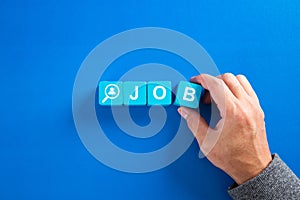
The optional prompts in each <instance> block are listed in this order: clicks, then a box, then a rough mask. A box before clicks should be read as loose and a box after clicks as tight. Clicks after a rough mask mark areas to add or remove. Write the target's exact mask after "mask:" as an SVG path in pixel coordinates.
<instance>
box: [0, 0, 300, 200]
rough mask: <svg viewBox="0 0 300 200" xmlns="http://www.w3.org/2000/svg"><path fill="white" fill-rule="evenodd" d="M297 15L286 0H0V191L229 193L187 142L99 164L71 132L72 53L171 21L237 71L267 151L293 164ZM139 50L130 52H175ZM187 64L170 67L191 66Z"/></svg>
mask: <svg viewBox="0 0 300 200" xmlns="http://www.w3.org/2000/svg"><path fill="white" fill-rule="evenodd" d="M299 18H300V1H298V0H290V1H282V0H265V1H261V0H252V1H240V0H235V1H230V3H229V1H221V0H210V1H204V0H197V1H196V0H195V1H189V2H183V1H169V0H167V1H158V0H153V1H86V2H84V3H79V2H78V1H47V2H42V1H32V0H29V1H14V0H12V1H7V0H4V1H1V3H0V24H1V31H0V58H1V62H2V63H1V67H0V75H1V79H0V88H1V99H0V105H1V119H0V121H1V123H0V124H1V136H0V159H1V164H0V180H1V181H0V199H124V198H126V199H141V198H143V199H229V197H228V195H227V193H226V189H227V187H228V186H229V185H230V184H231V183H232V180H231V179H230V178H229V177H228V176H227V175H225V174H224V173H223V172H221V171H220V170H218V169H217V168H215V167H213V166H212V165H211V164H210V163H209V162H208V161H207V160H206V159H201V160H199V159H198V158H197V154H198V147H197V145H196V143H194V144H193V145H192V146H191V147H190V148H189V150H188V151H187V152H186V153H185V154H184V155H183V156H182V157H181V158H180V159H179V160H177V161H176V162H175V163H173V164H171V165H170V166H168V167H167V168H164V169H162V170H159V171H156V172H152V173H147V174H127V173H122V172H119V171H115V170H112V169H110V168H108V167H106V166H104V165H102V164H101V163H99V162H98V161H97V160H95V159H94V158H93V157H92V156H91V155H90V154H89V153H88V152H87V151H86V149H85V148H84V146H83V145H82V143H81V142H80V139H79V137H78V135H77V133H76V130H75V127H74V123H73V119H72V110H71V97H72V87H73V82H74V79H75V76H76V72H77V70H78V69H79V67H80V64H81V62H82V61H83V60H84V58H85V57H86V55H87V54H88V53H89V52H90V51H91V50H92V49H93V48H94V47H95V46H96V45H97V44H98V43H99V42H101V41H103V40H104V39H106V38H107V37H109V36H112V35H114V34H116V33H119V32H121V31H124V30H127V29H131V28H136V27H144V26H158V27H166V28H170V29H174V30H178V31H180V32H183V33H185V34H187V35H189V36H191V37H192V38H194V39H195V40H197V41H198V42H199V43H200V44H202V45H203V46H204V48H205V49H206V50H207V51H208V53H209V54H210V55H211V56H212V58H213V59H214V61H215V62H216V64H217V66H218V68H219V70H220V71H221V72H222V73H224V72H228V71H230V72H233V73H235V74H238V73H242V74H245V75H247V76H248V78H249V80H250V82H251V83H252V84H253V87H254V88H255V90H256V92H257V94H258V96H259V98H260V102H261V104H262V107H263V109H264V111H265V115H266V126H267V132H268V139H269V143H270V148H271V151H272V152H277V153H279V154H280V156H281V157H282V158H283V159H284V160H285V161H286V163H287V164H288V165H289V166H290V167H291V168H292V169H293V170H294V171H295V173H296V174H298V175H300V165H299V163H300V157H299V150H300V148H299V141H300V134H299V124H300V120H299V114H298V113H300V107H299V102H300V95H299V93H298V91H299V85H300V79H299V77H300V68H299V66H300V60H299V53H300V37H299V36H300V20H299ZM149 54H150V55H151V56H149ZM149 54H148V53H147V52H146V53H145V54H144V56H142V57H136V62H139V63H147V61H152V60H153V59H156V58H157V61H161V63H168V64H169V65H170V66H176V65H178V63H180V62H183V61H178V60H177V58H174V57H172V56H171V55H168V54H164V53H162V54H160V52H152V53H150V52H149ZM124 59H125V60H123V63H122V64H123V65H124V64H127V61H126V58H124ZM147 59H148V60H147ZM131 61H132V60H131ZM112 69H114V70H111V71H109V70H108V71H107V75H106V76H107V77H109V76H110V75H111V74H112V73H113V72H114V71H116V70H115V68H113V67H112ZM188 69H189V67H181V72H182V73H183V74H185V76H186V77H188V76H192V75H195V74H193V72H192V71H188ZM118 73H120V74H119V75H118V76H120V75H121V73H122V72H118ZM136 109H139V108H136ZM169 109H171V110H172V109H173V110H172V112H174V113H175V112H176V109H175V108H174V107H172V106H171V107H170V108H169ZM178 117H179V116H178V115H176V116H175V114H174V118H176V119H178ZM168 120H171V119H168ZM107 126H108V127H107V128H110V127H109V125H107ZM112 137H113V136H112ZM114 139H116V140H118V138H114ZM163 139H164V138H161V140H160V139H158V142H157V143H155V144H153V145H152V146H151V145H150V147H151V148H153V147H155V148H156V147H157V148H159V145H161V144H163V142H165V141H164V140H163ZM125 141H127V140H125ZM123 145H124V148H125V147H127V148H133V147H137V146H139V145H140V144H136V146H133V147H132V146H129V145H126V144H123ZM155 145H157V146H155ZM145 148H146V147H145ZM135 150H136V149H135Z"/></svg>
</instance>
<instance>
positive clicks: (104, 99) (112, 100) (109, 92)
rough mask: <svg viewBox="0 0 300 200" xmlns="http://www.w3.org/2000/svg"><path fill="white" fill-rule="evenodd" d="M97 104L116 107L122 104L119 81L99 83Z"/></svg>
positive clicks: (121, 87) (121, 85) (121, 86)
mask: <svg viewBox="0 0 300 200" xmlns="http://www.w3.org/2000/svg"><path fill="white" fill-rule="evenodd" d="M99 104H100V105H104V106H116V105H122V104H123V84H122V82H121V81H100V82H99Z"/></svg>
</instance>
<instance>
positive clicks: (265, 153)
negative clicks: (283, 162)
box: [178, 73, 272, 184]
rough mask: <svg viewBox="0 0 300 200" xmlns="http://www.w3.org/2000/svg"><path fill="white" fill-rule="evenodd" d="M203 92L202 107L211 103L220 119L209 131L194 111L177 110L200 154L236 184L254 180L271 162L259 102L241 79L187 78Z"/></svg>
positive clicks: (226, 76) (244, 79) (228, 76)
mask: <svg viewBox="0 0 300 200" xmlns="http://www.w3.org/2000/svg"><path fill="white" fill-rule="evenodd" d="M191 82H194V83H197V84H201V85H202V87H203V88H205V89H206V91H207V92H206V94H205V95H204V98H203V101H204V103H211V101H213V102H214V103H215V104H216V105H217V107H218V109H219V111H220V115H221V119H220V121H219V122H218V124H217V125H216V127H214V128H212V127H209V125H208V124H207V122H206V121H205V120H204V118H203V117H202V116H201V115H200V114H199V113H198V112H197V111H195V110H192V109H189V108H186V107H180V108H179V109H178V112H179V114H180V115H181V116H182V117H183V118H184V119H186V121H187V124H188V127H189V129H190V130H191V131H192V133H193V134H194V136H195V137H196V139H197V141H198V144H199V146H200V149H201V151H202V152H203V153H204V154H205V155H206V156H207V158H208V160H209V161H210V162H212V163H213V164H214V165H215V166H216V167H218V168H220V169H222V170H223V171H224V172H226V173H227V174H228V175H229V176H231V177H232V178H233V179H234V180H235V181H236V183H237V184H242V183H244V182H246V181H247V180H249V179H251V178H253V177H255V176H257V175H258V174H259V173H260V172H262V171H263V170H264V169H265V168H266V167H267V166H268V164H269V163H270V162H271V161H272V156H271V153H270V150H269V146H268V141H267V136H266V129H265V122H264V113H263V110H262V109H261V107H260V104H259V100H258V98H257V96H256V94H255V92H254V90H253V88H252V86H251V85H250V83H249V82H248V80H247V78H246V77H245V76H243V75H238V76H234V75H233V74H230V73H226V74H223V75H220V76H218V77H213V76H210V75H207V74H202V75H199V76H196V77H193V78H191Z"/></svg>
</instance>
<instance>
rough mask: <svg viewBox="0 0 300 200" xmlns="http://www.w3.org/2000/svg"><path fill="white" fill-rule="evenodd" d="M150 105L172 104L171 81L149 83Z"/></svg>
mask: <svg viewBox="0 0 300 200" xmlns="http://www.w3.org/2000/svg"><path fill="white" fill-rule="evenodd" d="M147 93H148V105H164V106H167V105H170V104H171V103H172V87H171V82H170V81H151V82H148V92H147Z"/></svg>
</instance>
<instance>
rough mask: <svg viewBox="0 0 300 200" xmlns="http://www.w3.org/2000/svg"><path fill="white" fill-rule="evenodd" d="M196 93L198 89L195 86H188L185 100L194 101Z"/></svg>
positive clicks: (185, 90) (184, 95)
mask: <svg viewBox="0 0 300 200" xmlns="http://www.w3.org/2000/svg"><path fill="white" fill-rule="evenodd" d="M195 94H196V90H195V89H194V88H191V87H186V88H185V89H184V94H183V100H185V101H194V100H195ZM188 97H189V98H188Z"/></svg>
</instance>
